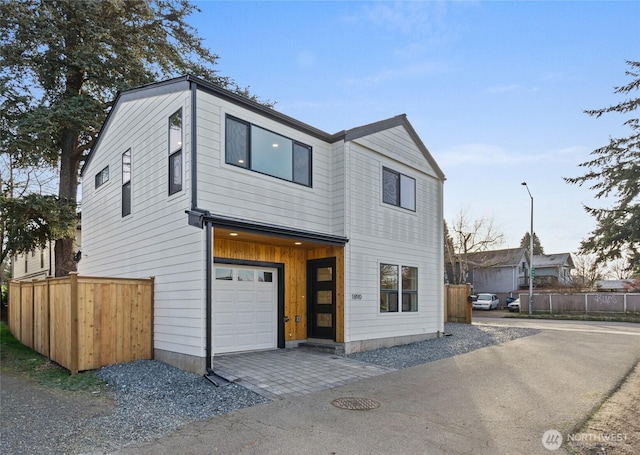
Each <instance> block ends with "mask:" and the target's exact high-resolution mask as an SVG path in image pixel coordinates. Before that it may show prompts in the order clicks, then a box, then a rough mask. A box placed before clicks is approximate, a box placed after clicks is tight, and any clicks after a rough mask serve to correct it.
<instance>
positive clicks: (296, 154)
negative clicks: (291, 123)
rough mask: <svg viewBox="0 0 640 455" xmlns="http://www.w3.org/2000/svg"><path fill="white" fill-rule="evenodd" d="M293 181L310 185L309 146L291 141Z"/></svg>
mask: <svg viewBox="0 0 640 455" xmlns="http://www.w3.org/2000/svg"><path fill="white" fill-rule="evenodd" d="M293 181H294V182H295V183H299V184H301V185H305V186H311V147H309V146H308V145H304V144H300V143H298V142H294V143H293Z"/></svg>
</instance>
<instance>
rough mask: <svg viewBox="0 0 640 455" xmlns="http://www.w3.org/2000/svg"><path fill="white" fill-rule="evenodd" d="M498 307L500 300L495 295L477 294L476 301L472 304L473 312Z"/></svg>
mask: <svg viewBox="0 0 640 455" xmlns="http://www.w3.org/2000/svg"><path fill="white" fill-rule="evenodd" d="M498 305H500V299H498V296H497V295H495V294H478V300H476V301H475V302H473V309H474V310H494V309H497V308H498Z"/></svg>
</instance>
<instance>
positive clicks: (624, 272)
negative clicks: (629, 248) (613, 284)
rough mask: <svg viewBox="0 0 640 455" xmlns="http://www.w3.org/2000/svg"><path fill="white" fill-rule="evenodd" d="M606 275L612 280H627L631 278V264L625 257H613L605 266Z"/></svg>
mask: <svg viewBox="0 0 640 455" xmlns="http://www.w3.org/2000/svg"><path fill="white" fill-rule="evenodd" d="M607 276H608V277H609V278H611V279H613V280H629V279H632V278H633V272H632V270H631V264H630V263H629V261H628V260H627V259H626V258H620V259H615V260H613V261H611V262H609V264H608V266H607Z"/></svg>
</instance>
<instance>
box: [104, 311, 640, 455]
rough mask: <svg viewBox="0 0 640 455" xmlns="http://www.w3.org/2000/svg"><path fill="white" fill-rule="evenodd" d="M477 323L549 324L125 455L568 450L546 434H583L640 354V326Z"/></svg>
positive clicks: (229, 417) (219, 420)
mask: <svg viewBox="0 0 640 455" xmlns="http://www.w3.org/2000/svg"><path fill="white" fill-rule="evenodd" d="M494 319H497V320H494ZM477 321H479V322H478V323H482V324H493V325H504V324H507V325H516V326H518V327H537V328H540V329H541V330H540V332H539V333H537V334H536V335H532V336H528V337H524V338H519V339H517V340H514V341H511V342H508V343H504V344H501V345H496V346H491V347H487V348H482V349H479V350H476V351H473V352H470V353H467V354H463V355H459V356H456V357H451V358H448V359H444V360H440V361H436V362H431V363H427V364H423V365H419V366H415V367H412V368H407V369H404V370H398V371H394V372H390V373H387V374H383V375H380V376H376V377H373V378H369V379H364V380H361V381H358V382H356V383H352V384H348V385H345V386H341V387H337V388H333V389H329V390H324V391H321V392H317V393H313V394H310V395H306V396H303V397H298V398H292V399H286V400H278V401H274V402H271V403H268V404H264V405H259V406H254V407H252V408H247V409H243V410H241V411H237V412H233V413H229V414H225V415H222V416H218V417H215V418H212V419H210V420H207V421H201V422H196V423H193V424H190V425H188V426H186V427H184V428H183V429H181V430H178V431H176V432H174V433H172V434H170V435H168V436H165V437H162V438H160V439H157V440H155V441H151V442H148V443H142V444H137V445H134V446H129V447H127V448H124V449H121V450H120V451H118V452H115V453H117V454H122V455H124V454H136V455H139V454H154V455H157V454H172V455H174V454H184V455H189V454H199V455H201V454H243V455H244V454H246V455H249V454H261V455H262V454H296V455H297V454H326V455H337V454H345V455H346V454H349V455H351V454H480V455H484V454H486V455H494V454H496V455H499V454H505V455H506V454H508V455H518V454H522V455H535V454H542V455H544V454H546V455H549V454H551V453H556V454H557V453H565V454H566V453H570V452H568V451H567V449H566V445H563V446H562V447H560V448H559V449H557V450H554V451H550V450H548V449H547V448H545V446H544V445H543V434H544V433H545V432H547V431H548V430H555V431H557V432H559V433H560V435H562V436H563V437H564V439H565V440H566V439H567V437H568V436H569V435H573V434H575V433H576V432H577V430H578V429H579V426H580V425H581V424H582V423H583V422H584V421H585V420H586V419H587V418H588V417H589V416H590V415H591V413H592V412H593V411H594V410H595V409H596V408H597V407H598V406H599V405H600V404H601V403H602V402H603V400H605V399H606V398H607V397H608V396H609V395H610V394H611V392H612V391H613V390H615V388H616V387H617V386H618V385H619V384H620V383H621V382H622V381H623V380H624V378H625V377H626V375H627V374H628V373H629V372H631V371H632V369H633V367H634V366H635V365H636V364H637V363H638V361H639V359H640V325H634V324H616V323H600V324H591V323H584V322H576V321H561V323H559V324H556V323H555V322H556V321H526V320H512V319H503V320H500V319H498V318H483V319H482V320H480V319H479V318H478V319H477ZM549 323H551V324H549ZM337 398H365V399H368V400H373V401H374V402H376V403H379V406H378V407H377V408H375V409H371V410H347V409H341V408H338V407H336V406H334V405H333V404H332V401H333V400H335V399H337ZM358 403H359V402H358ZM554 441H555V442H557V440H554ZM546 442H547V443H548V442H549V440H548V439H547V440H546ZM552 442H553V441H552ZM547 445H548V446H549V444H547ZM551 446H552V448H556V447H555V446H553V445H551Z"/></svg>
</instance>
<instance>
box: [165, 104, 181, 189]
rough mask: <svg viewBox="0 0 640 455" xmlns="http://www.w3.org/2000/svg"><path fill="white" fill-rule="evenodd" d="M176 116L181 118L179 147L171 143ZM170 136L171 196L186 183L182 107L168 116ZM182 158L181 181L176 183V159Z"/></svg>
mask: <svg viewBox="0 0 640 455" xmlns="http://www.w3.org/2000/svg"><path fill="white" fill-rule="evenodd" d="M174 117H178V118H179V119H180V132H179V135H180V137H179V142H178V144H179V146H178V147H172V144H171V128H172V121H173V118H174ZM168 125H169V128H168V131H167V134H168V138H167V143H168V145H167V149H168V151H169V161H168V163H167V166H168V189H167V190H168V193H169V196H171V195H173V194H176V193H179V192H180V191H182V190H183V188H184V185H183V182H184V161H183V154H182V149H183V147H182V145H183V142H184V129H183V119H182V108H180V109H178V110H177V111H175V112H174V113H173V114H171V115H170V116H169V118H168ZM176 157H177V159H179V160H180V183H179V184H175V183H174V179H175V176H176V174H175V172H174V170H175V169H174V164H175V163H174V160H175V159H176Z"/></svg>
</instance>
